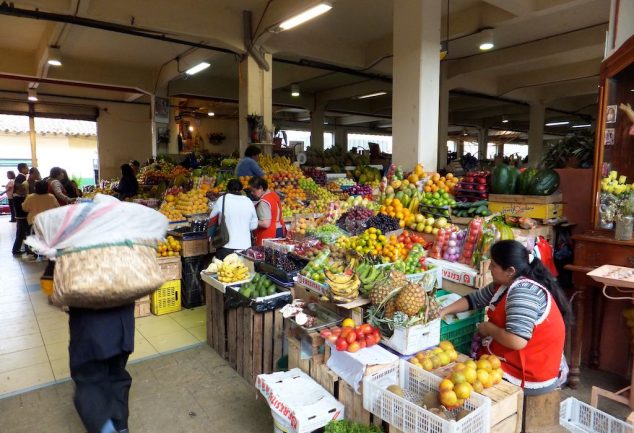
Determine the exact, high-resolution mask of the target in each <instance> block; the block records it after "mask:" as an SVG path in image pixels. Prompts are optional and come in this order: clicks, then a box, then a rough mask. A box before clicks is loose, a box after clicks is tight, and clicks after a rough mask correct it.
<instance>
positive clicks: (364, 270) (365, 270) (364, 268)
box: [357, 262, 372, 282]
mask: <svg viewBox="0 0 634 433" xmlns="http://www.w3.org/2000/svg"><path fill="white" fill-rule="evenodd" d="M370 272H372V267H371V266H368V264H367V263H366V262H363V263H362V264H361V266H359V267H358V268H357V276H358V277H359V279H360V280H361V281H362V282H365V280H366V279H367V278H368V275H369V274H370Z"/></svg>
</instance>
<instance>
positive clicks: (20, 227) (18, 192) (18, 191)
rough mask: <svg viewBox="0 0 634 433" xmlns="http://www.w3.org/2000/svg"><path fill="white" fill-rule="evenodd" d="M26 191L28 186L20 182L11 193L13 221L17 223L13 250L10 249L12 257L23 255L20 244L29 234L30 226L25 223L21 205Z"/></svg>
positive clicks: (25, 218)
mask: <svg viewBox="0 0 634 433" xmlns="http://www.w3.org/2000/svg"><path fill="white" fill-rule="evenodd" d="M28 191H29V189H28V184H27V183H26V182H22V183H21V184H19V185H17V184H16V185H15V190H14V192H13V207H14V209H15V219H16V223H17V224H16V228H15V242H14V243H13V248H12V249H11V252H12V253H13V255H14V256H18V255H21V254H23V253H24V251H22V243H23V242H24V240H25V239H26V237H27V236H28V235H29V233H31V226H30V225H29V223H28V221H27V217H28V212H26V211H25V210H24V209H22V203H24V200H25V199H26V195H27V193H28Z"/></svg>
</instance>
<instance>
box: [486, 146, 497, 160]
mask: <svg viewBox="0 0 634 433" xmlns="http://www.w3.org/2000/svg"><path fill="white" fill-rule="evenodd" d="M497 154H498V146H497V144H495V143H488V144H487V159H493V158H495V156H496V155H497Z"/></svg>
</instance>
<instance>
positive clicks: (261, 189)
mask: <svg viewBox="0 0 634 433" xmlns="http://www.w3.org/2000/svg"><path fill="white" fill-rule="evenodd" d="M268 188H269V184H268V183H267V181H266V180H264V179H262V178H261V177H253V178H251V180H250V181H249V190H250V192H251V196H252V197H253V198H254V199H256V200H258V203H257V205H256V211H257V215H258V228H257V229H256V231H255V244H256V245H257V246H262V241H263V240H264V239H272V238H283V237H285V236H286V226H285V225H284V217H283V215H282V201H281V200H280V197H279V196H278V195H277V193H276V192H275V191H270V190H269V189H268Z"/></svg>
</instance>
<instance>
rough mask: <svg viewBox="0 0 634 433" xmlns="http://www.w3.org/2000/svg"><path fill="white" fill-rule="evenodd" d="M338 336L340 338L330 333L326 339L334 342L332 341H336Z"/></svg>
mask: <svg viewBox="0 0 634 433" xmlns="http://www.w3.org/2000/svg"><path fill="white" fill-rule="evenodd" d="M339 338H341V337H337V336H336V335H334V334H331V335H329V336H328V341H330V342H332V343H334V342H336V341H337V340H338V339H339Z"/></svg>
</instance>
